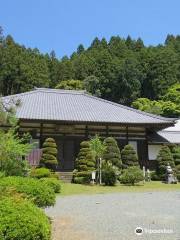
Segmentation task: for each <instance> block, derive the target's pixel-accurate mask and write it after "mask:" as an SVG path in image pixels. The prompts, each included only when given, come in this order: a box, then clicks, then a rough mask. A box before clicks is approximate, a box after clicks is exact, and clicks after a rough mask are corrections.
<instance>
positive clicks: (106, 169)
mask: <svg viewBox="0 0 180 240" xmlns="http://www.w3.org/2000/svg"><path fill="white" fill-rule="evenodd" d="M116 181H117V176H116V171H115V169H114V168H113V166H112V165H111V164H109V163H106V164H104V165H103V169H102V182H103V183H104V184H105V185H107V186H114V185H115V184H116Z"/></svg>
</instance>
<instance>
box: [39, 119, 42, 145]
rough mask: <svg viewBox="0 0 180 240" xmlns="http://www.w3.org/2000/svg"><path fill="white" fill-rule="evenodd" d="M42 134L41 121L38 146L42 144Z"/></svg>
mask: <svg viewBox="0 0 180 240" xmlns="http://www.w3.org/2000/svg"><path fill="white" fill-rule="evenodd" d="M42 135H43V123H41V124H40V136H39V140H40V141H39V145H40V148H42V145H43V139H42Z"/></svg>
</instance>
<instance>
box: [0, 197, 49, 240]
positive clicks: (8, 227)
mask: <svg viewBox="0 0 180 240" xmlns="http://www.w3.org/2000/svg"><path fill="white" fill-rule="evenodd" d="M50 236H51V225H50V222H49V219H48V217H47V216H46V215H45V214H44V212H43V211H42V210H41V209H39V208H37V207H36V206H34V205H33V204H32V203H30V202H29V201H27V200H22V199H13V198H3V199H0V239H2V240H3V239H4V240H5V239H6V240H13V239H18V240H31V239H41V240H50Z"/></svg>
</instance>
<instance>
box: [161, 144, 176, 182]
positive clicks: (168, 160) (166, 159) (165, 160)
mask: <svg viewBox="0 0 180 240" xmlns="http://www.w3.org/2000/svg"><path fill="white" fill-rule="evenodd" d="M157 163H158V165H157V175H158V176H160V177H161V179H163V178H164V175H165V173H166V167H167V165H168V164H170V166H171V167H172V168H173V169H174V167H175V164H174V159H173V155H172V153H171V151H170V149H169V147H167V146H163V147H162V148H161V149H160V151H159V153H158V156H157Z"/></svg>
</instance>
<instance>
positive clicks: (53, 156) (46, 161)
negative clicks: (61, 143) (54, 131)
mask: <svg viewBox="0 0 180 240" xmlns="http://www.w3.org/2000/svg"><path fill="white" fill-rule="evenodd" d="M42 152H43V153H42V158H41V161H40V165H41V166H45V167H47V168H50V169H53V170H55V169H56V167H57V165H58V161H57V145H56V142H55V140H54V139H53V138H47V139H46V140H45V142H44V143H43V147H42Z"/></svg>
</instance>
